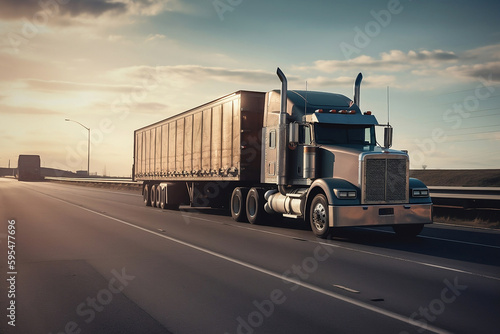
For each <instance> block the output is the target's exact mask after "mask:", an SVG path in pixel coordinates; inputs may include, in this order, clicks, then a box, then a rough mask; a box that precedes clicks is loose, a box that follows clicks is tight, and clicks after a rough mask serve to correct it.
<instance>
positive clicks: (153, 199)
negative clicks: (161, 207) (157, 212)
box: [149, 184, 156, 207]
mask: <svg viewBox="0 0 500 334" xmlns="http://www.w3.org/2000/svg"><path fill="white" fill-rule="evenodd" d="M149 193H150V195H149V196H150V199H151V206H154V207H156V185H155V184H153V185H151V190H150V191H149Z"/></svg>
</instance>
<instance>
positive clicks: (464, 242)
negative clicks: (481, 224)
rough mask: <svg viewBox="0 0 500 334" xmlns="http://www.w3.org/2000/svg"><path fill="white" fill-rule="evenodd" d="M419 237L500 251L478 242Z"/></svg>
mask: <svg viewBox="0 0 500 334" xmlns="http://www.w3.org/2000/svg"><path fill="white" fill-rule="evenodd" d="M418 237H419V238H425V239H434V240H441V241H448V242H455V243H458V244H465V245H472V246H481V247H489V248H496V249H500V246H494V245H486V244H478V243H476V242H469V241H460V240H453V239H445V238H438V237H430V236H426V235H419V236H418Z"/></svg>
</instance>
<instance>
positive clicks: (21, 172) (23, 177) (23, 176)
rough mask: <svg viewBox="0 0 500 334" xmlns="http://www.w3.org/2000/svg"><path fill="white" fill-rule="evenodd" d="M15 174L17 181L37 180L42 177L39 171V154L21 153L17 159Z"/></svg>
mask: <svg viewBox="0 0 500 334" xmlns="http://www.w3.org/2000/svg"><path fill="white" fill-rule="evenodd" d="M16 176H17V180H18V181H39V180H41V179H42V174H41V171H40V156H39V155H28V154H21V155H19V159H18V160H17V171H16Z"/></svg>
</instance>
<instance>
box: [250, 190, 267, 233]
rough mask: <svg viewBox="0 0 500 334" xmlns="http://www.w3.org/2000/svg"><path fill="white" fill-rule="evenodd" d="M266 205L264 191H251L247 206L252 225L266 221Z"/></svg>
mask: <svg viewBox="0 0 500 334" xmlns="http://www.w3.org/2000/svg"><path fill="white" fill-rule="evenodd" d="M264 203H265V199H264V190H263V189H259V188H252V189H250V191H249V192H248V195H247V200H246V206H245V209H246V212H247V219H248V222H249V223H250V224H260V223H262V221H263V220H264V219H265V217H266V214H267V213H266V212H265V211H264Z"/></svg>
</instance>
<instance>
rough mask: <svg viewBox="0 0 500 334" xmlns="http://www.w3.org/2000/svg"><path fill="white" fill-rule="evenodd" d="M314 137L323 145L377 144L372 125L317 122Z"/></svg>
mask: <svg viewBox="0 0 500 334" xmlns="http://www.w3.org/2000/svg"><path fill="white" fill-rule="evenodd" d="M314 138H315V140H316V143H317V144H323V145H349V144H352V145H376V142H375V128H374V127H373V126H372V125H340V124H328V123H315V124H314Z"/></svg>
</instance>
